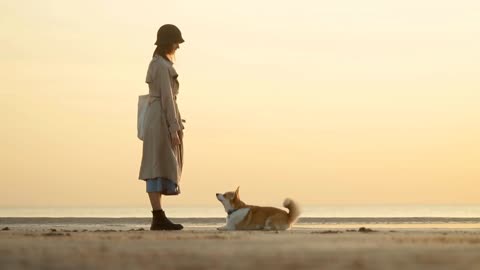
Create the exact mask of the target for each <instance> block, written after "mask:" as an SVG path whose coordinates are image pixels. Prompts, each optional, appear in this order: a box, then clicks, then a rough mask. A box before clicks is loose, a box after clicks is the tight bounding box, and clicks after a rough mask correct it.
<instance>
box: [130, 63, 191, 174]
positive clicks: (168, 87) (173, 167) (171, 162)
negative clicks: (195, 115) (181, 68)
mask: <svg viewBox="0 0 480 270" xmlns="http://www.w3.org/2000/svg"><path fill="white" fill-rule="evenodd" d="M177 76H178V74H177V72H176V71H175V69H174V68H173V65H172V63H171V62H170V61H168V60H166V59H164V58H163V57H160V56H154V57H153V58H152V61H151V62H150V65H149V66H148V71H147V78H146V83H148V87H149V95H150V97H149V104H150V105H149V109H148V111H147V113H146V115H145V123H146V126H145V137H144V138H143V152H142V163H141V166H140V175H139V179H141V180H146V179H151V178H156V177H163V178H167V179H170V180H172V181H174V182H175V183H177V184H178V183H179V182H180V178H181V174H182V166H183V138H182V137H183V136H180V142H181V143H180V145H178V146H172V143H171V140H170V133H175V132H179V131H182V130H183V128H184V126H183V124H182V119H181V116H180V111H179V110H178V105H177V101H176V99H177V94H178V88H179V84H178V80H177ZM180 133H182V134H183V132H180Z"/></svg>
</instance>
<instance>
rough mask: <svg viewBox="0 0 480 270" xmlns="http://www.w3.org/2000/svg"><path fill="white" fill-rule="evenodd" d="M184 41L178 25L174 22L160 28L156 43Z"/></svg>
mask: <svg viewBox="0 0 480 270" xmlns="http://www.w3.org/2000/svg"><path fill="white" fill-rule="evenodd" d="M184 41H185V40H183V38H182V33H181V32H180V29H178V27H176V26H175V25H173V24H164V25H162V26H161V27H160V29H158V32H157V41H156V42H155V45H165V44H172V43H183V42H184Z"/></svg>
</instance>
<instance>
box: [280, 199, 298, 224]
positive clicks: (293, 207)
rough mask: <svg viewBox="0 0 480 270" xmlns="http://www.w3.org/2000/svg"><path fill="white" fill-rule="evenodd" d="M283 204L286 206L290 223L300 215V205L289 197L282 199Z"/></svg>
mask: <svg viewBox="0 0 480 270" xmlns="http://www.w3.org/2000/svg"><path fill="white" fill-rule="evenodd" d="M283 206H284V207H286V208H288V224H289V225H292V224H293V223H295V222H296V221H297V219H298V217H299V216H300V207H299V206H298V204H297V203H296V202H294V201H293V200H292V199H289V198H287V199H285V200H284V201H283Z"/></svg>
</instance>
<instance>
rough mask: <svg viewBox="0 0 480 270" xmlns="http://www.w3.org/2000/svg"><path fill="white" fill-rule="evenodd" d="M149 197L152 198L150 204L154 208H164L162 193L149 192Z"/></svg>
mask: <svg viewBox="0 0 480 270" xmlns="http://www.w3.org/2000/svg"><path fill="white" fill-rule="evenodd" d="M148 197H149V198H150V204H151V205H152V210H161V209H162V193H160V192H148Z"/></svg>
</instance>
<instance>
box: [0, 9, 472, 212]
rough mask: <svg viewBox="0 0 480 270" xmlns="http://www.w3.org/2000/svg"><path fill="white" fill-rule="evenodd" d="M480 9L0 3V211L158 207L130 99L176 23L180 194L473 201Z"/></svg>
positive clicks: (189, 201)
mask: <svg viewBox="0 0 480 270" xmlns="http://www.w3.org/2000/svg"><path fill="white" fill-rule="evenodd" d="M479 14H480V2H479V1H477V0H471V1H466V0H463V1H462V0H459V1H441V0H422V1H418V0H415V1H413V0H405V1H385V0H377V1H375V0H365V1H357V0H343V1H342V0H340V1H318V0H316V1H313V0H312V1H278V0H265V1H253V0H246V1H234V2H232V1H222V0H216V1H210V0H203V1H195V0H191V1H113V0H109V1H107V0H88V1H68V0H67V1H65V0H46V1H26V0H2V1H0V39H1V40H0V41H1V42H0V57H1V62H0V74H1V80H0V91H1V96H0V117H1V118H0V121H1V125H0V129H1V130H0V147H1V151H0V162H1V163H0V169H1V171H0V172H1V174H0V206H14V205H16V206H31V205H34V206H94V205H102V206H148V205H149V204H148V199H147V196H146V193H145V184H144V182H143V181H140V180H138V178H137V177H138V171H139V165H140V159H141V149H142V143H141V141H139V140H138V139H137V138H136V113H137V111H136V110H137V107H136V106H137V98H138V95H141V94H144V93H147V91H148V87H147V85H146V84H145V83H144V81H145V74H146V70H147V66H148V62H149V60H150V58H151V55H152V52H153V49H154V46H153V43H154V42H155V35H156V31H157V29H158V27H160V26H161V25H162V24H165V23H173V24H176V25H177V26H178V27H179V28H180V29H181V30H182V33H183V36H184V39H185V40H186V42H185V43H184V44H182V45H181V48H180V50H178V51H177V57H176V59H177V62H176V64H175V66H176V68H177V71H178V73H179V74H180V76H179V80H180V96H179V100H178V103H179V106H180V110H181V112H182V116H183V117H184V118H185V119H186V120H187V123H186V128H187V129H186V130H185V168H184V174H183V180H182V183H181V188H182V194H181V196H178V197H174V198H167V199H166V200H165V205H166V206H168V205H216V204H218V202H216V200H215V196H214V194H215V193H216V192H223V191H226V190H232V189H234V188H235V187H236V186H238V185H239V186H241V190H242V198H243V199H244V200H245V201H247V202H248V203H252V204H273V205H280V204H281V202H282V201H283V198H284V197H286V196H289V197H292V198H294V199H297V200H298V201H299V202H300V203H302V204H304V205H326V204H329V205H331V204H350V205H354V204H419V203H421V204H474V203H480V196H478V190H479V188H480V182H479V180H480V49H479V48H480V16H479Z"/></svg>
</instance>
